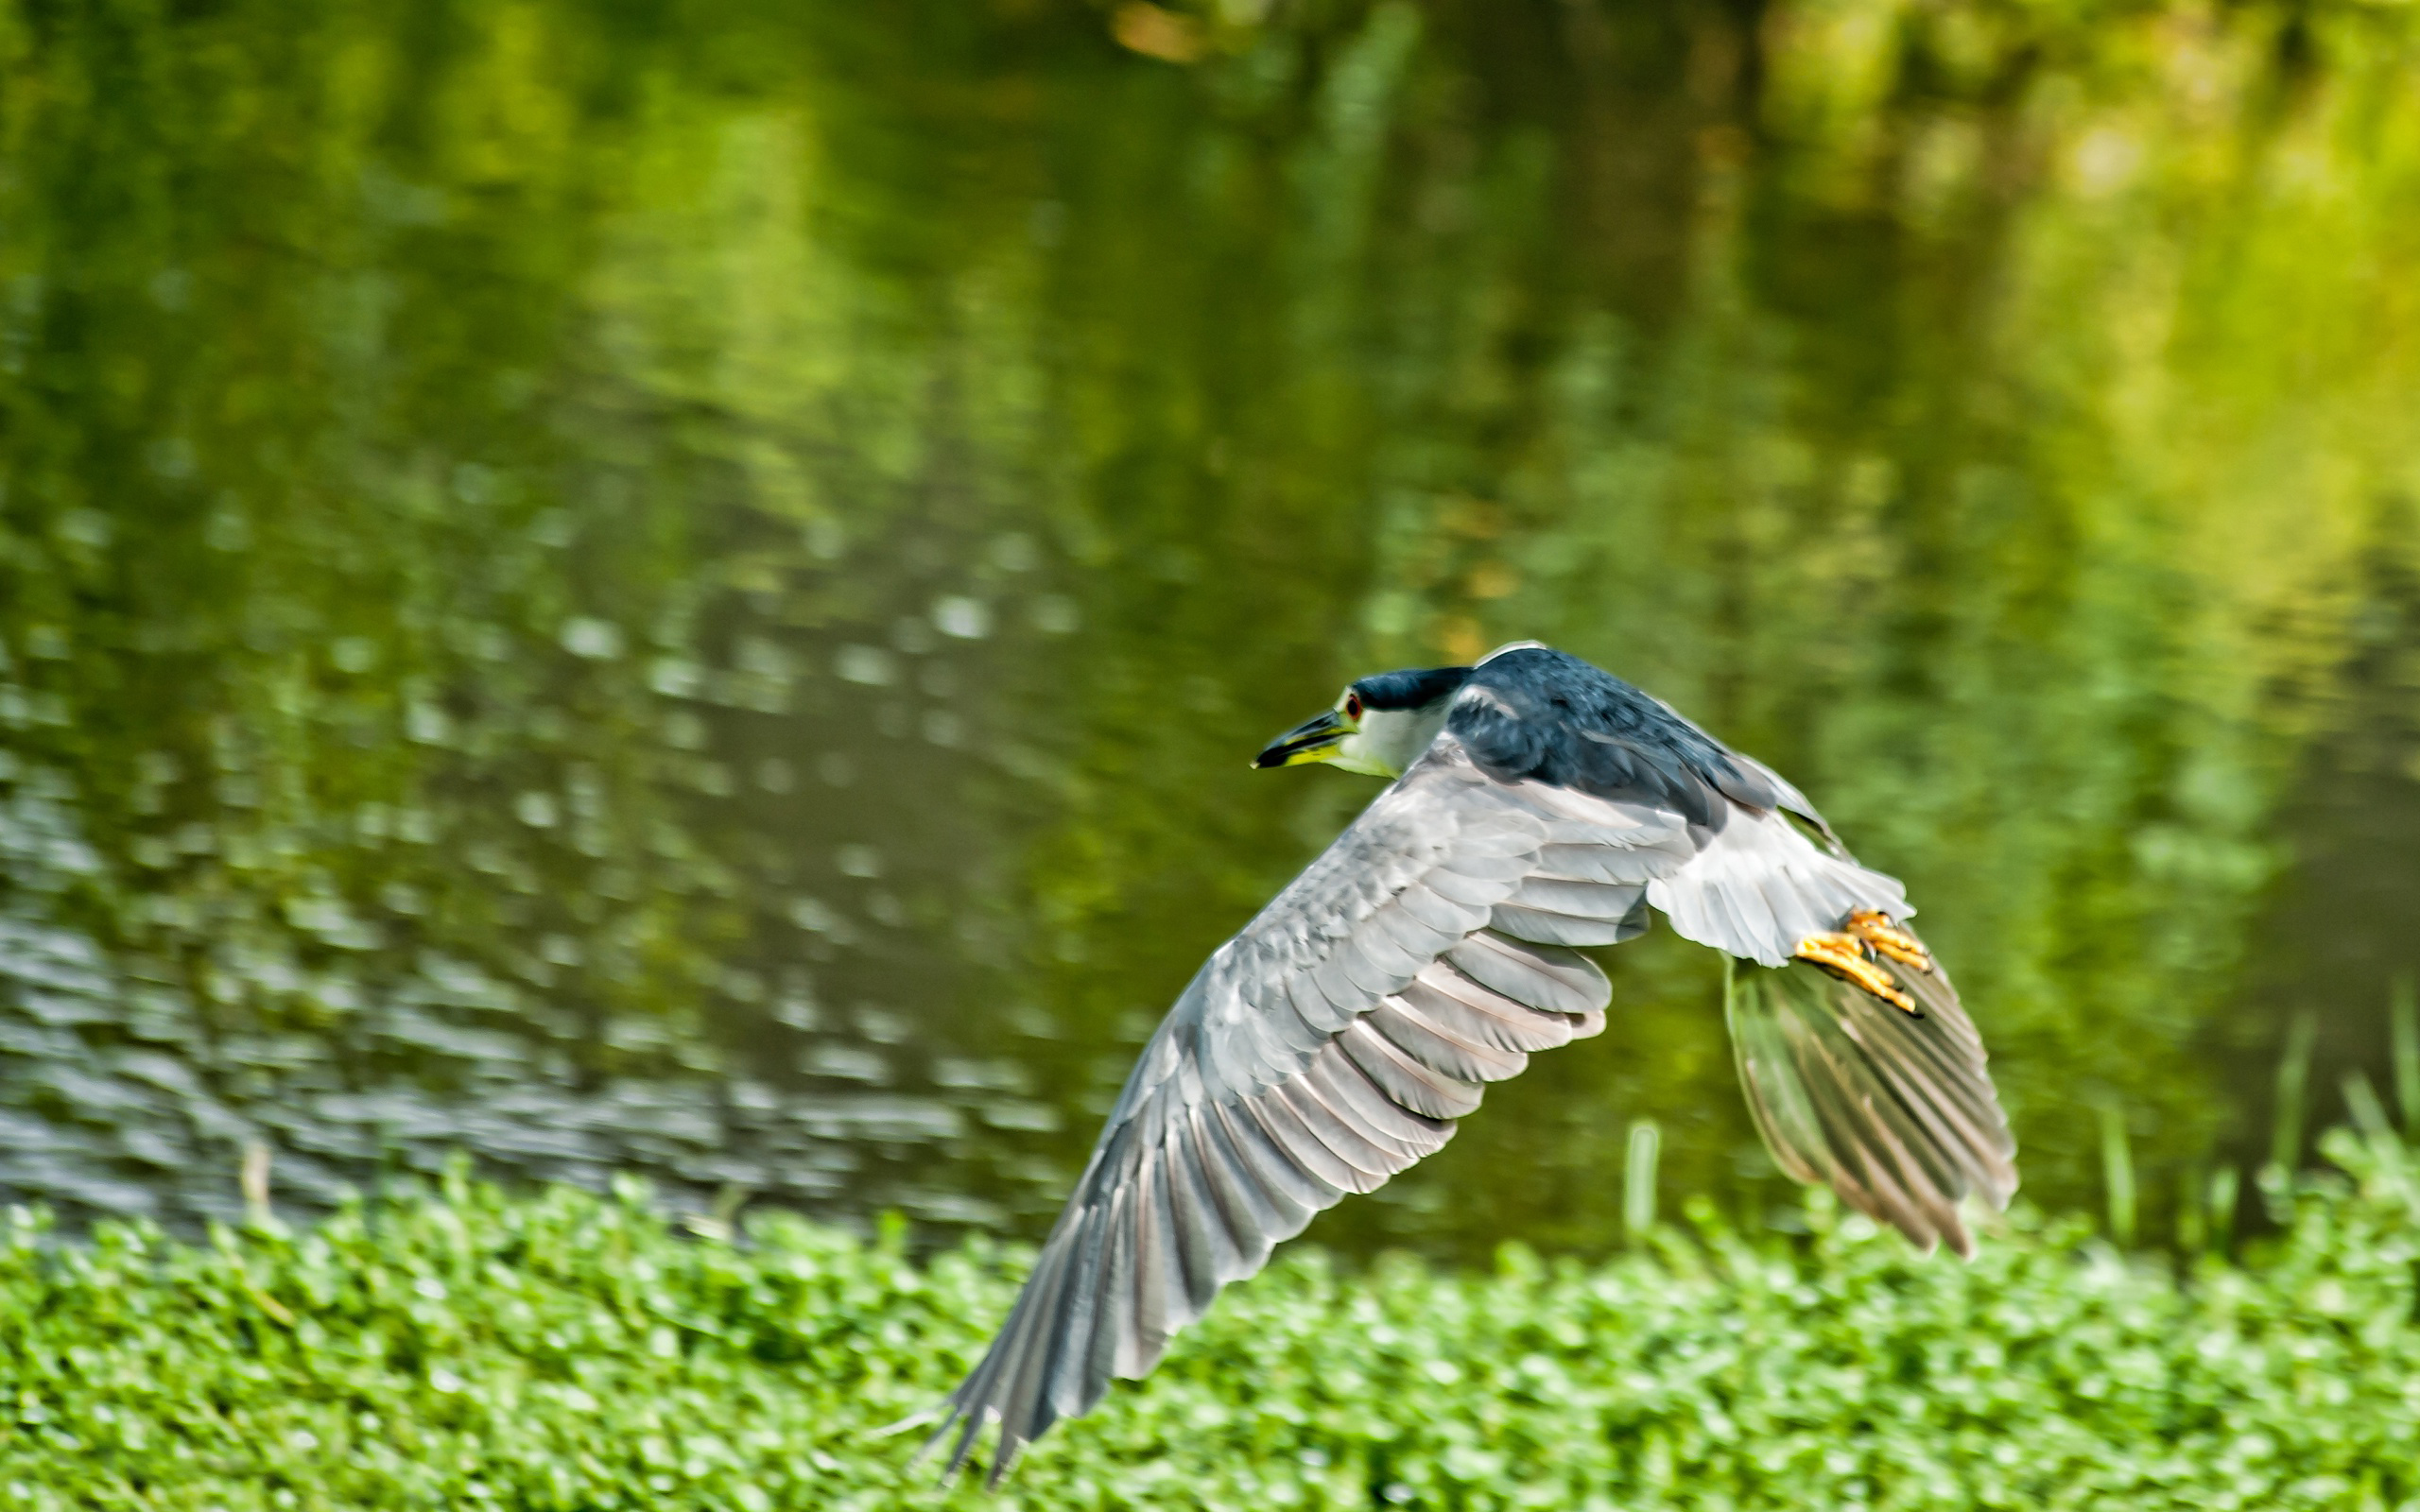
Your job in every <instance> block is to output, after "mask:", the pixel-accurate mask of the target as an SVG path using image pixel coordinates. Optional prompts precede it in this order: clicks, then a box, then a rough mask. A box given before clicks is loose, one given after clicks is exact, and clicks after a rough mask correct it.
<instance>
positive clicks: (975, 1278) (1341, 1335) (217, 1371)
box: [0, 1131, 2420, 1512]
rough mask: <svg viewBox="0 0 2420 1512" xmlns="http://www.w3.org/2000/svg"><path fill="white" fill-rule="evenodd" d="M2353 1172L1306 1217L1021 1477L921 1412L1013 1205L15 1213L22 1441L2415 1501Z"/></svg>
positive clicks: (359, 1477)
mask: <svg viewBox="0 0 2420 1512" xmlns="http://www.w3.org/2000/svg"><path fill="white" fill-rule="evenodd" d="M2328 1150H2329V1154H2330V1157H2331V1158H2332V1159H2333V1160H2337V1161H2339V1162H2341V1165H2342V1169H2343V1171H2344V1172H2346V1173H2349V1177H2350V1178H2349V1179H2347V1178H2346V1177H2342V1176H2338V1177H2311V1178H2308V1179H2306V1180H2305V1181H2303V1182H2302V1183H2301V1185H2300V1188H2299V1191H2297V1192H2293V1193H2289V1192H2288V1190H2287V1189H2286V1187H2285V1186H2283V1185H2279V1186H2277V1187H2274V1188H2273V1191H2272V1195H2273V1198H2274V1199H2275V1200H2277V1201H2279V1202H2280V1203H2281V1204H2284V1205H2287V1206H2290V1208H2291V1210H2292V1217H2291V1221H2290V1225H2289V1227H2288V1229H2287V1230H2286V1231H2285V1232H2284V1233H2283V1235H2282V1236H2281V1237H2279V1238H2277V1239H2275V1240H2273V1241H2271V1242H2269V1243H2267V1244H2265V1245H2264V1246H2260V1249H2259V1253H2258V1254H2257V1256H2256V1258H2255V1259H2254V1260H2253V1261H2252V1262H2251V1263H2248V1264H2242V1265H2238V1264H2237V1263H2230V1262H2229V1261H2228V1260H2226V1259H2223V1258H2221V1256H2220V1255H2218V1254H2208V1255H2204V1256H2203V1257H2201V1258H2199V1259H2196V1260H2192V1261H2191V1262H2190V1263H2186V1264H2184V1265H2183V1266H2182V1268H2180V1269H2176V1270H2171V1269H2170V1267H2169V1263H2168V1262H2165V1261H2147V1260H2140V1259H2135V1260H2130V1259H2128V1258H2126V1257H2124V1256H2122V1255H2120V1254H2119V1253H2118V1252H2117V1251H2115V1250H2113V1249H2111V1248H2109V1247H2108V1246H2105V1245H2104V1244H2102V1243H2101V1242H2100V1241H2097V1240H2091V1239H2088V1238H2087V1237H2086V1234H2087V1231H2088V1229H2087V1227H2086V1226H2084V1225H2081V1224H2075V1223H2055V1224H2048V1225H2044V1224H2041V1223H2039V1221H2038V1220H2035V1219H2032V1218H2028V1217H2020V1218H2018V1219H2017V1220H2016V1221H2015V1223H2014V1226H2007V1227H2003V1228H2002V1229H2000V1230H1999V1231H1997V1232H1996V1233H1995V1234H1993V1235H1992V1236H1991V1237H1990V1238H1989V1239H1988V1240H1987V1241H1986V1243H1985V1244H1984V1246H1983V1248H1982V1251H1981V1254H1980V1256H1979V1259H1977V1260H1976V1261H1975V1262H1974V1263H1971V1264H1961V1263H1958V1262H1957V1261H1955V1260H1952V1259H1949V1258H1947V1257H1945V1256H1935V1257H1932V1258H1929V1259H1919V1258H1917V1257H1915V1256H1914V1255H1913V1254H1912V1253H1911V1252H1910V1250H1909V1249H1908V1248H1907V1246H1905V1245H1904V1244H1903V1243H1902V1242H1901V1241H1900V1240H1899V1239H1898V1238H1897V1237H1896V1236H1893V1235H1877V1234H1876V1232H1875V1230H1874V1229H1873V1228H1872V1226H1871V1225H1868V1224H1866V1223H1865V1222H1864V1221H1863V1220H1862V1219H1854V1220H1850V1221H1845V1222H1838V1223H1836V1222H1835V1221H1834V1220H1833V1218H1832V1217H1831V1216H1830V1210H1829V1207H1828V1204H1827V1203H1818V1204H1816V1205H1815V1206H1813V1207H1810V1209H1809V1210H1808V1213H1807V1217H1808V1223H1809V1227H1810V1228H1811V1229H1812V1230H1813V1233H1812V1237H1811V1238H1809V1239H1808V1240H1806V1242H1805V1243H1804V1245H1802V1246H1799V1247H1798V1248H1797V1249H1795V1250H1793V1249H1792V1248H1790V1247H1789V1246H1788V1245H1787V1244H1786V1242H1783V1241H1778V1240H1774V1239H1772V1238H1770V1237H1769V1238H1768V1239H1766V1240H1764V1241H1761V1242H1751V1241H1749V1240H1747V1239H1744V1238H1742V1237H1740V1236H1739V1235H1738V1234H1737V1233H1736V1232H1734V1231H1732V1230H1730V1229H1727V1228H1725V1227H1724V1226H1722V1225H1721V1224H1720V1222H1719V1221H1713V1220H1710V1219H1708V1218H1707V1217H1706V1214H1705V1213H1704V1212H1703V1211H1701V1212H1700V1214H1699V1217H1700V1220H1701V1229H1700V1231H1699V1232H1698V1233H1697V1234H1696V1235H1694V1236H1691V1237H1684V1236H1683V1235H1681V1234H1680V1233H1678V1232H1676V1231H1674V1230H1672V1229H1660V1230H1656V1231H1655V1232H1654V1233H1653V1234H1652V1235H1651V1236H1650V1242H1649V1244H1648V1245H1647V1246H1645V1247H1644V1248H1642V1249H1641V1250H1640V1251H1638V1252H1637V1253H1634V1254H1633V1255H1631V1256H1629V1257H1627V1258H1623V1259H1618V1260H1616V1261H1613V1262H1610V1263H1596V1264H1582V1263H1576V1262H1564V1263H1557V1264H1552V1265H1549V1264H1547V1263H1542V1262H1541V1261H1539V1260H1538V1259H1537V1258H1536V1257H1535V1256H1534V1255H1532V1254H1531V1253H1530V1251H1529V1250H1527V1249H1524V1248H1521V1247H1518V1246H1506V1247H1505V1248H1504V1249H1503V1250H1502V1251H1500V1253H1499V1254H1498V1256H1497V1261H1496V1264H1495V1269H1494V1271H1493V1273H1492V1274H1489V1273H1469V1272H1446V1271H1439V1270H1434V1269H1430V1268H1427V1267H1426V1266H1424V1265H1422V1264H1420V1263H1416V1262H1412V1261H1409V1260H1405V1259H1402V1258H1401V1257H1397V1258H1396V1259H1395V1260H1392V1261H1389V1262H1386V1263H1381V1264H1379V1265H1378V1266H1377V1267H1376V1268H1374V1270H1371V1271H1369V1272H1367V1273H1353V1272H1347V1271H1344V1270H1340V1268H1339V1267H1338V1266H1337V1265H1336V1264H1335V1263H1332V1262H1331V1261H1329V1260H1328V1259H1326V1258H1325V1257H1324V1256H1323V1255H1322V1253H1321V1252H1319V1251H1318V1250H1316V1249H1310V1250H1297V1251H1295V1252H1293V1253H1292V1254H1291V1255H1289V1256H1288V1258H1286V1259H1285V1260H1283V1261H1281V1263H1279V1264H1278V1265H1277V1266H1276V1267H1275V1268H1274V1269H1273V1270H1271V1271H1270V1272H1268V1273H1267V1274H1264V1275H1263V1276H1261V1277H1258V1278H1256V1279H1254V1280H1251V1281H1249V1282H1246V1283H1244V1284H1242V1285H1241V1286H1239V1287H1237V1288H1236V1290H1234V1291H1233V1292H1232V1293H1230V1294H1229V1295H1228V1296H1227V1297H1225V1298H1224V1299H1222V1300H1221V1301H1220V1303H1219V1306H1218V1307H1217V1308H1216V1309H1215V1310H1214V1311H1213V1312H1212V1314H1210V1315H1209V1317H1208V1318H1206V1319H1205V1320H1203V1321H1202V1322H1201V1324H1199V1325H1197V1326H1196V1327H1195V1328H1194V1329H1192V1330H1190V1331H1188V1332H1186V1333H1185V1334H1184V1336H1183V1337H1182V1338H1181V1339H1180V1340H1179V1342H1178V1344H1177V1345H1176V1347H1175V1349H1174V1350H1173V1351H1172V1352H1171V1353H1170V1355H1169V1357H1168V1359H1167V1362H1166V1364H1164V1365H1163V1366H1161V1368H1160V1369H1159V1370H1158V1371H1157V1372H1156V1373H1155V1374H1154V1375H1153V1376H1152V1377H1151V1378H1150V1380H1149V1381H1148V1382H1147V1383H1144V1384H1142V1385H1141V1386H1139V1387H1133V1386H1125V1385H1121V1386H1119V1387H1118V1388H1117V1389H1116V1390H1115V1391H1114V1392H1113V1393H1112V1394H1111V1396H1110V1397H1109V1399H1108V1400H1106V1401H1105V1402H1104V1403H1103V1404H1102V1406H1101V1407H1100V1408H1099V1409H1098V1410H1097V1411H1096V1412H1095V1413H1094V1414H1093V1415H1092V1416H1090V1417H1085V1418H1081V1419H1079V1420H1077V1421H1076V1422H1074V1423H1071V1424H1067V1425H1063V1426H1062V1427H1061V1428H1059V1429H1058V1430H1057V1431H1055V1432H1054V1433H1053V1434H1052V1435H1050V1436H1049V1437H1047V1438H1046V1439H1045V1440H1044V1441H1043V1443H1042V1444H1041V1445H1040V1446H1039V1447H1038V1448H1037V1449H1036V1450H1035V1451H1034V1452H1031V1453H1030V1454H1029V1456H1028V1458H1027V1459H1026V1461H1025V1462H1024V1464H1023V1465H1022V1466H1021V1467H1020V1468H1019V1469H1018V1470H1017V1472H1016V1473H1015V1475H1014V1477H1013V1478H1012V1479H1011V1481H1010V1482H1009V1484H1008V1486H1007V1489H1006V1491H1005V1492H1004V1493H1003V1494H1002V1495H1001V1496H999V1497H998V1498H997V1499H994V1498H993V1497H991V1496H989V1495H987V1494H986V1493H984V1492H983V1491H981V1490H979V1489H977V1488H975V1487H974V1486H959V1487H957V1488H955V1489H952V1490H942V1489H937V1488H935V1486H934V1485H933V1482H932V1479H931V1471H932V1467H931V1466H930V1465H929V1464H927V1465H925V1466H922V1467H910V1465H909V1464H908V1460H909V1456H910V1453H911V1452H912V1450H913V1449H914V1446H915V1444H916V1441H917V1440H916V1436H915V1435H911V1434H896V1433H894V1434H890V1435H886V1434H885V1433H884V1431H883V1430H884V1428H885V1425H888V1424H890V1423H892V1422H894V1421H896V1420H897V1419H899V1418H901V1417H905V1416H907V1415H908V1414H910V1413H912V1412H915V1411H918V1410H921V1409H922V1408H925V1407H926V1406H928V1405H929V1404H930V1403H931V1402H932V1401H933V1400H935V1398H936V1397H937V1396H938V1394H939V1393H941V1392H942V1391H944V1390H946V1389H947V1388H948V1386H949V1385H950V1384H951V1383H954V1381H955V1379H956V1373H957V1372H958V1371H959V1370H960V1369H962V1368H963V1367H964V1366H966V1365H967V1364H968V1363H969V1362H970V1361H971V1360H972V1358H973V1357H974V1354H975V1351H977V1349H980V1347H981V1345H982V1343H983V1341H984V1338H985V1330H986V1329H987V1327H988V1325H989V1324H990V1322H991V1321H992V1320H994V1319H995V1318H996V1317H997V1316H998V1315H999V1314H1001V1312H1002V1310H1003V1309H1005V1308H1006V1307H1007V1306H1008V1304H1009V1301H1010V1299H1011V1295H1012V1286H1013V1280H1014V1277H1015V1274H1016V1273H1017V1272H1019V1271H1020V1270H1021V1269H1022V1268H1023V1266H1022V1261H1023V1259H1024V1257H1023V1254H1022V1253H1021V1252H1018V1253H1004V1252H1001V1251H998V1250H994V1249H993V1248H991V1247H989V1246H976V1247H973V1248H969V1249H965V1250H960V1251H955V1252H950V1253H946V1254H943V1255H941V1256H939V1257H937V1258H935V1259H933V1260H932V1261H930V1262H929V1263H924V1264H919V1263H914V1262H912V1261H911V1260H910V1259H909V1258H908V1256H907V1255H906V1253H905V1252H904V1251H903V1249H902V1247H901V1245H900V1242H899V1233H898V1229H897V1228H896V1227H893V1228H892V1229H890V1230H889V1231H888V1232H887V1234H886V1237H884V1238H883V1239H881V1240H879V1241H877V1242H874V1243H867V1242H865V1241H862V1240H859V1239H857V1238H855V1237H852V1236H849V1235H847V1234H844V1233H841V1232H838V1231H836V1230H834V1229H826V1228H820V1227H816V1226H813V1225H811V1224H808V1223H806V1222H804V1221H802V1220H800V1219H798V1218H796V1217H794V1216H790V1215H786V1214H779V1213H773V1214H764V1215H757V1216H752V1217H750V1218H749V1219H747V1220H746V1221H745V1222H744V1223H743V1224H741V1225H740V1226H739V1228H738V1229H737V1230H731V1229H721V1228H718V1227H717V1225H715V1224H714V1223H712V1222H709V1221H699V1222H695V1223H693V1224H692V1227H693V1228H696V1229H705V1230H708V1232H707V1233H706V1235H705V1237H703V1238H697V1239H693V1238H689V1237H685V1236H683V1235H682V1234H680V1233H678V1232H676V1231H675V1230H674V1229H671V1228H670V1227H668V1226H667V1224H666V1221H665V1219H664V1218H663V1217H662V1216H660V1215H659V1214H658V1213H657V1212H656V1211H654V1210H652V1209H651V1208H649V1207H648V1206H647V1205H646V1204H645V1203H644V1202H643V1201H641V1200H640V1192H639V1190H638V1188H637V1187H635V1186H626V1187H624V1188H623V1189H621V1190H620V1191H619V1193H618V1194H616V1195H615V1196H614V1197H612V1198H607V1197H600V1196H596V1195H592V1194H587V1193H584V1192H580V1191H577V1190H573V1189H567V1188H556V1189H552V1190H549V1191H546V1192H544V1193H541V1194H533V1195H528V1196H519V1197H515V1196H508V1195H505V1194H502V1193H500V1192H499V1191H498V1190H497V1189H495V1188H493V1187H490V1186H486V1185H479V1184H473V1183H470V1182H467V1181H465V1180H463V1179H462V1178H461V1177H460V1176H459V1174H456V1175H455V1176H454V1177H449V1178H448V1179H447V1180H446V1181H445V1183H444V1184H443V1187H442V1189H441V1190H429V1189H426V1188H423V1189H420V1190H418V1191H416V1192H410V1193H404V1194H396V1195H393V1196H391V1197H389V1198H388V1199H385V1200H381V1201H379V1202H376V1203H372V1204H366V1205H365V1204H359V1203H356V1204H354V1205H351V1206H348V1207H346V1208H345V1209H343V1210H342V1211H339V1212H337V1214H335V1215H334V1216H332V1217H330V1218H328V1219H327V1220H326V1221H324V1222H322V1223H320V1224H318V1225H316V1226H314V1227H311V1228H308V1229H302V1230H299V1231H297V1230H288V1229H285V1228H284V1227H282V1226H281V1225H279V1224H277V1223H276V1221H275V1220H273V1219H268V1218H267V1217H266V1215H261V1216H260V1217H258V1218H256V1220H255V1221H254V1222H253V1223H251V1225H249V1226H247V1227H246V1228H245V1229H241V1230H236V1229H216V1230H214V1232H213V1233H212V1234H211V1235H210V1237H209V1239H208V1240H207V1242H205V1243H200V1244H191V1243H182V1242H178V1241H174V1240H170V1239H167V1238H164V1236H163V1235H162V1234H161V1233H160V1231H159V1230H158V1229H156V1228H154V1227H151V1226H148V1225H145V1224H140V1223H134V1224H128V1223H120V1222H112V1223H108V1224H104V1225H102V1226H100V1227H99V1228H97V1229H95V1230H94V1232H93V1234H92V1236H91V1240H90V1243H89V1244H86V1245H77V1246H56V1245H54V1244H52V1243H51V1242H50V1238H49V1235H48V1234H47V1233H46V1231H45V1221H44V1220H43V1218H41V1217H39V1216H35V1215H29V1214H28V1213H26V1211H24V1210H13V1211H12V1212H11V1215H10V1216H9V1220H8V1227H7V1229H6V1230H5V1236H6V1247H5V1248H0V1404H5V1406H0V1487H5V1488H6V1490H7V1493H8V1497H9V1504H10V1505H11V1506H14V1507H22V1508H25V1509H26V1512H68V1509H71V1508H72V1509H75V1512H100V1509H111V1508H120V1507H123V1508H136V1507H140V1508H145V1509H167V1508H197V1509H199V1508H204V1507H209V1508H223V1509H228V1512H247V1509H251V1508H278V1509H311V1508H321V1507H328V1508H333V1507H348V1508H385V1507H407V1506H408V1507H421V1506H432V1505H443V1506H449V1507H471V1506H503V1507H515V1508H528V1509H539V1508H564V1509H569V1508H633V1509H641V1508H654V1507H673V1506H681V1507H698V1506H712V1507H732V1508H740V1509H749V1512H762V1509H770V1508H775V1507H793V1508H802V1509H804V1508H810V1507H811V1508H816V1509H818V1512H822V1509H829V1508H853V1509H859V1512H871V1509H873V1508H879V1507H899V1506H937V1505H964V1506H983V1505H999V1506H1009V1507H1015V1506H1037V1507H1051V1508H1066V1507H1101V1508H1106V1507H1132V1506H1150V1507H1201V1508H1210V1507H1240V1506H1255V1507H1257V1506H1299V1507H1361V1508H1366V1507H1371V1506H1405V1507H1432V1508H1443V1507H1454V1508H1469V1509H1478V1508H1499V1507H1501V1508H1512V1507H1542V1506H1556V1507H1599V1506H1602V1507H1612V1506H1622V1507H1632V1508H1642V1509H1644V1508H1663V1507H1671V1508H1683V1507H1686V1508H1717V1507H1721V1508H1743V1509H1744V1508H1759V1507H1767V1508H1783V1507H1789V1508H1797V1507H1807V1506H1888V1507H1902V1508H1911V1509H1915V1508H1932V1507H1943V1508H1947V1507H2008V1508H2018V1507H2023V1508H2038V1507H2086V1506H2114V1505H2122V1506H2127V1507H2140V1508H2193V1509H2196V1512H2201V1509H2206V1508H2228V1507H2259V1508H2292V1507H2310V1508H2323V1507H2324V1508H2330V1509H2337V1508H2365V1507H2366V1508H2381V1509H2383V1508H2394V1507H2410V1506H2411V1505H2413V1504H2414V1503H2415V1501H2420V1481H2415V1478H2414V1471H2413V1461H2412V1456H2411V1444H2412V1442H2413V1441H2414V1438H2415V1435H2420V1416H2415V1414H2416V1413H2420V1407H2416V1406H2415V1403H2414V1400H2413V1398H2412V1394H2411V1390H2410V1382H2411V1379H2412V1378H2413V1374H2414V1372H2415V1370H2420V1324H2415V1322H2414V1305H2415V1302H2420V1295H2415V1291H2414V1276H2415V1264H2416V1263H2420V1161H2415V1160H2414V1159H2413V1157H2412V1155H2411V1153H2410V1152H2409V1151H2408V1150H2407V1149H2406V1148H2405V1147H2404V1146H2403V1145H2402V1143H2400V1142H2399V1141H2397V1140H2395V1139H2394V1138H2393V1137H2392V1136H2388V1135H2377V1136H2374V1137H2372V1138H2370V1139H2367V1140H2363V1139H2360V1138H2357V1137H2356V1136H2355V1135H2353V1134H2352V1133H2351V1132H2349V1131H2346V1132H2340V1133H2339V1134H2337V1135H2335V1136H2332V1137H2331V1141H2330V1143H2329V1144H2328Z"/></svg>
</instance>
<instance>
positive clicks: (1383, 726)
mask: <svg viewBox="0 0 2420 1512" xmlns="http://www.w3.org/2000/svg"><path fill="white" fill-rule="evenodd" d="M1446 702H1447V700H1443V699H1441V700H1439V701H1438V702H1437V703H1436V704H1435V705H1434V706H1433V707H1431V708H1427V709H1366V710H1363V711H1362V713H1361V723H1360V726H1359V728H1357V729H1356V730H1354V731H1353V733H1352V734H1350V735H1347V736H1345V737H1344V740H1343V742H1342V743H1341V744H1340V745H1339V746H1338V747H1337V748H1336V755H1335V756H1334V757H1332V758H1331V759H1330V760H1331V763H1332V765H1337V766H1340V767H1342V768H1344V769H1345V770H1346V771H1348V772H1366V773H1368V774H1369V775H1370V776H1372V777H1401V776H1402V775H1403V771H1404V768H1405V767H1407V766H1409V765H1411V764H1412V763H1413V762H1416V761H1418V760H1419V759H1420V753H1421V752H1422V751H1425V750H1426V749H1427V748H1428V743H1429V742H1430V741H1433V740H1435V739H1436V738H1437V731H1439V730H1443V729H1444V728H1445V705H1446Z"/></svg>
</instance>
